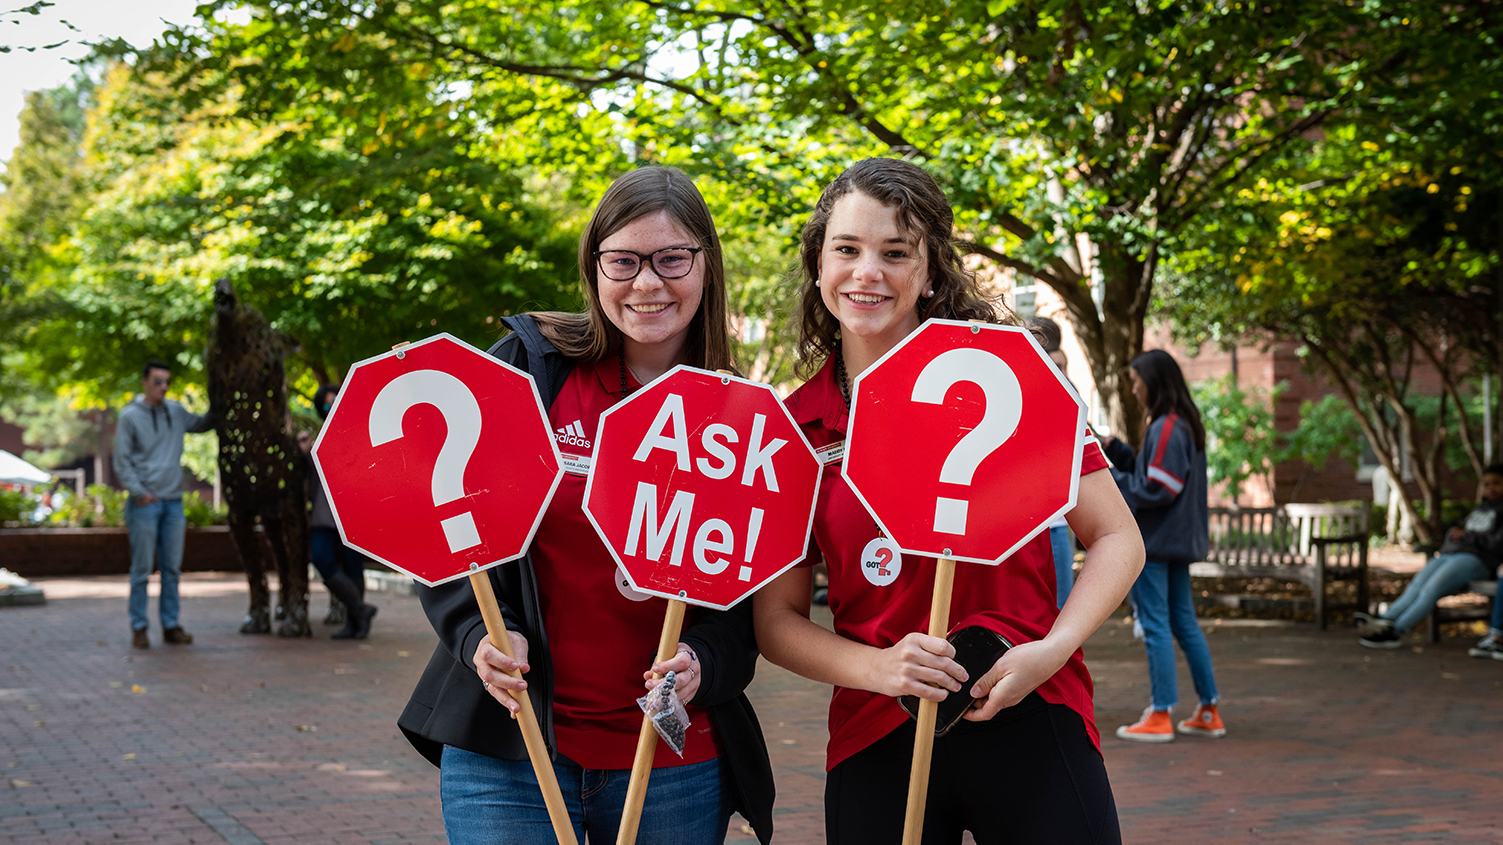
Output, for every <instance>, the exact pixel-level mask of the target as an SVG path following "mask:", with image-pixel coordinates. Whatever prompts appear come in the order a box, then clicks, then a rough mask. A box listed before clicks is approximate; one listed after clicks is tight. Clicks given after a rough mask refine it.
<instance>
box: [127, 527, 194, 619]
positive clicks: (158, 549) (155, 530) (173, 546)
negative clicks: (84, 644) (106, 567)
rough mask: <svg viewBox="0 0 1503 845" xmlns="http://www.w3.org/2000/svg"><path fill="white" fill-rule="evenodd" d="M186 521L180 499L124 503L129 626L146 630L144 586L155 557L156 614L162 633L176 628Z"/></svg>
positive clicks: (148, 578)
mask: <svg viewBox="0 0 1503 845" xmlns="http://www.w3.org/2000/svg"><path fill="white" fill-rule="evenodd" d="M187 525H188V521H187V519H185V518H184V517H183V500H182V499H181V498H177V499H158V500H156V501H155V502H152V503H151V504H149V505H138V504H136V502H135V500H134V499H132V500H129V501H127V502H126V504H125V526H126V528H127V529H128V530H129V532H130V603H129V605H128V606H129V608H130V627H131V630H132V631H141V630H144V629H145V628H146V624H147V623H146V603H147V596H146V585H147V582H149V581H150V580H151V564H152V559H153V558H155V560H156V565H157V569H159V570H160V571H161V573H162V593H161V595H160V596H159V597H158V598H157V612H158V614H159V615H160V617H161V620H162V630H164V631H166V630H168V629H170V628H176V627H178V624H177V623H178V620H177V614H178V608H179V607H180V603H179V600H178V595H177V582H178V580H179V579H180V578H181V577H182V574H183V531H184V529H186V528H187Z"/></svg>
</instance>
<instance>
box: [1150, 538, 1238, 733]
mask: <svg viewBox="0 0 1503 845" xmlns="http://www.w3.org/2000/svg"><path fill="white" fill-rule="evenodd" d="M1132 600H1133V604H1134V605H1135V606H1136V607H1137V609H1138V611H1137V612H1138V621H1139V622H1142V623H1143V648H1144V649H1145V650H1146V651H1147V652H1148V684H1149V687H1150V689H1151V691H1152V695H1153V709H1155V710H1168V709H1170V708H1172V707H1174V705H1176V704H1178V703H1179V684H1178V680H1177V678H1176V673H1175V669H1174V643H1175V642H1176V641H1177V642H1179V648H1180V651H1183V652H1184V653H1185V662H1186V663H1188V664H1190V677H1191V678H1192V679H1193V680H1194V682H1195V692H1196V694H1198V695H1199V696H1200V703H1201V704H1215V703H1216V702H1217V700H1218V699H1220V696H1219V695H1218V694H1217V692H1216V673H1215V672H1214V671H1213V670H1212V669H1211V647H1210V646H1209V645H1207V644H1206V635H1205V634H1204V633H1202V632H1201V630H1200V622H1199V621H1198V620H1197V619H1196V618H1195V599H1194V597H1193V596H1192V595H1191V593H1190V564H1188V563H1160V562H1155V561H1149V562H1147V563H1145V564H1143V572H1142V574H1140V575H1139V576H1138V580H1137V582H1136V583H1134V584H1133V585H1132Z"/></svg>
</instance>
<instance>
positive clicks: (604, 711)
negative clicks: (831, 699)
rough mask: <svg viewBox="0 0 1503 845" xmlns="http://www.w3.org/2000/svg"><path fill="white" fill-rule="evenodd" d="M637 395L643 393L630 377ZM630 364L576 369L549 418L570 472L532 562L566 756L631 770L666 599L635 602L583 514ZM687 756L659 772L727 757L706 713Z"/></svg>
mask: <svg viewBox="0 0 1503 845" xmlns="http://www.w3.org/2000/svg"><path fill="white" fill-rule="evenodd" d="M627 384H628V387H629V388H630V389H631V390H636V389H637V388H638V387H640V386H641V385H639V384H638V383H637V380H636V379H634V378H632V377H631V375H630V374H629V373H628V375H627ZM621 398H622V393H621V366H620V362H619V360H618V359H617V358H615V357H614V356H613V357H610V358H607V359H605V360H603V361H599V362H597V363H594V364H581V365H579V366H577V367H575V368H574V370H573V372H571V373H570V374H569V378H568V380H567V381H565V382H564V387H563V390H562V391H561V392H560V393H559V394H558V398H557V399H555V400H554V402H553V407H552V408H550V409H549V411H548V420H549V426H550V427H551V428H552V429H553V432H554V438H555V439H556V440H557V442H558V448H559V451H560V452H561V453H563V454H564V456H565V457H564V463H565V466H566V468H567V469H568V470H569V471H566V472H565V473H564V478H563V480H562V481H561V482H559V486H558V492H557V493H555V494H554V496H553V501H552V502H551V503H550V504H549V505H548V511H547V513H545V514H544V515H543V522H542V525H541V526H540V527H539V529H538V532H537V536H536V539H535V540H533V544H532V559H533V563H534V564H535V566H536V567H537V577H538V597H539V604H540V606H541V610H542V615H543V627H544V629H546V630H547V632H548V646H549V649H550V651H551V653H552V656H553V674H554V680H553V725H554V733H555V735H556V736H557V738H558V750H559V752H560V753H562V754H563V755H565V756H567V757H568V758H569V759H571V760H573V761H574V762H576V763H578V764H579V765H581V766H583V767H585V768H587V769H630V768H631V765H632V759H633V757H634V756H635V755H636V750H637V733H638V731H639V730H640V729H641V727H642V711H641V709H639V708H638V707H637V699H638V698H640V697H641V696H642V695H644V694H645V693H646V690H645V689H644V688H643V687H642V673H643V672H645V671H646V670H647V669H648V667H650V666H651V665H652V662H653V658H654V656H655V655H656V653H657V648H658V636H659V634H660V633H661V632H662V630H663V615H664V614H665V613H666V612H667V610H668V602H667V601H665V600H664V599H660V598H653V597H647V596H643V595H642V594H640V593H639V594H637V595H638V596H641V598H642V600H640V601H637V600H633V599H631V598H628V597H627V595H626V594H625V591H626V590H628V589H629V588H627V587H624V586H621V585H620V584H619V583H618V582H619V580H620V579H619V578H618V573H617V569H616V561H615V559H613V558H612V557H611V553H610V552H609V551H607V550H606V547H605V544H604V543H602V542H601V541H600V536H599V535H598V534H596V533H595V529H594V528H593V527H592V526H591V525H590V522H589V520H588V519H587V518H586V517H585V514H584V489H585V482H586V481H587V480H588V476H587V475H585V474H583V473H582V472H581V470H584V469H585V467H586V466H587V462H588V461H589V460H590V459H591V458H593V456H594V453H595V440H596V432H597V431H598V424H599V420H600V415H601V414H602V413H604V412H605V411H606V410H607V409H609V408H610V407H611V406H612V405H614V404H616V403H617V402H619V401H621ZM687 710H688V712H689V722H690V725H689V731H688V737H687V739H686V740H685V743H684V756H683V757H682V758H680V757H679V756H678V755H677V754H674V753H673V751H672V749H670V748H669V747H668V746H667V744H665V743H662V742H660V743H658V746H657V754H656V756H655V757H654V758H653V763H652V765H653V767H654V768H662V767H667V766H683V765H688V764H690V763H702V762H704V761H706V760H713V759H714V758H716V757H717V756H719V749H718V742H719V740H718V739H717V738H716V736H715V731H714V729H713V728H712V727H711V725H710V715H709V713H708V712H707V711H705V710H703V709H700V708H698V707H694V706H692V705H690V706H689V707H688V708H687Z"/></svg>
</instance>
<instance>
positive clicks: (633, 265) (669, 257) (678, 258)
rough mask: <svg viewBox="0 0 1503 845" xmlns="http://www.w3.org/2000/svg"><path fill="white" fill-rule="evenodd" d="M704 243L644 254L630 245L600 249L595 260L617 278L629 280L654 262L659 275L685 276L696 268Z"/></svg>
mask: <svg viewBox="0 0 1503 845" xmlns="http://www.w3.org/2000/svg"><path fill="white" fill-rule="evenodd" d="M703 249H704V248H703V247H698V246H671V247H668V248H667V249H660V250H658V251H656V252H650V253H647V254H646V255H643V254H642V253H640V252H632V251H631V250H629V249H605V250H601V249H597V250H595V253H594V255H595V262H596V264H598V265H599V267H600V272H601V273H604V274H605V277H606V278H607V279H610V280H611V281H613V282H629V281H631V280H632V279H635V278H636V277H637V276H638V275H639V274H640V273H641V272H642V266H643V265H644V264H651V265H652V272H654V273H656V274H657V276H658V278H659V279H682V278H683V277H685V276H687V275H689V271H690V270H693V269H694V256H696V255H698V254H699V253H700V251H701V250H703Z"/></svg>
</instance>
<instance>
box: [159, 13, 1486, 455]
mask: <svg viewBox="0 0 1503 845" xmlns="http://www.w3.org/2000/svg"><path fill="white" fill-rule="evenodd" d="M230 5H234V6H237V7H239V8H245V9H249V11H250V13H251V16H252V21H251V23H250V24H248V25H246V26H243V27H234V26H228V25H221V24H212V25H209V26H208V27H207V28H206V29H205V30H203V31H178V32H176V33H173V34H172V35H171V36H170V37H169V38H168V39H167V40H166V45H165V46H166V48H167V49H165V50H164V51H162V52H161V53H159V54H158V57H159V58H158V61H160V62H162V63H164V64H163V66H168V65H170V66H172V67H175V68H178V69H179V72H180V73H181V74H183V75H182V76H180V77H179V78H180V79H183V80H187V79H193V80H196V81H199V82H202V83H203V84H204V85H205V87H204V88H203V89H202V90H204V91H214V90H218V88H227V87H228V86H231V85H233V86H237V87H238V88H239V90H242V91H243V92H244V96H243V98H242V100H241V101H240V105H239V107H240V108H241V109H243V110H247V109H248V110H249V112H250V113H253V114H255V115H256V116H257V117H258V118H259V119H262V120H280V119H283V118H284V116H285V115H287V114H288V113H302V112H304V111H305V110H306V109H308V108H310V107H313V106H314V105H316V104H324V105H323V106H321V108H322V110H323V111H324V112H325V113H327V114H329V115H331V116H332V115H343V117H341V118H340V119H341V120H344V121H346V122H348V123H351V124H357V125H358V126H359V127H360V130H359V131H361V132H363V133H365V134H366V135H368V136H369V137H371V138H372V139H373V140H372V141H371V143H375V142H376V140H379V141H380V142H381V143H401V142H402V138H403V137H405V136H406V135H409V134H411V133H414V132H416V131H417V129H416V127H421V126H424V125H427V124H428V123H429V122H431V121H432V120H439V119H449V116H452V115H473V116H474V118H475V120H476V121H477V123H479V124H484V125H485V126H486V127H487V128H488V129H489V131H490V132H491V133H493V137H494V138H495V139H496V140H497V141H498V143H495V144H493V145H490V148H489V150H490V152H489V154H490V155H493V156H498V157H500V158H506V159H510V160H512V161H518V160H525V161H527V162H528V163H532V164H541V165H543V166H545V167H547V168H550V169H557V170H561V171H563V172H566V173H568V174H569V175H570V178H571V180H580V181H578V184H582V185H586V186H588V185H589V178H588V177H591V176H599V175H601V173H602V167H603V168H604V171H607V172H608V171H609V170H611V169H612V168H613V167H616V166H619V164H618V163H619V162H621V161H622V160H623V157H624V159H625V160H628V161H629V160H652V161H661V162H666V163H672V164H677V165H680V166H683V167H685V168H687V169H690V170H692V171H694V172H697V173H703V174H706V175H710V176H713V177H714V178H715V179H717V180H720V181H723V182H724V183H726V184H727V185H731V186H734V191H733V193H732V195H731V196H730V197H729V198H730V199H731V200H732V201H733V206H734V207H733V208H732V209H731V210H730V213H729V214H728V215H727V218H728V219H731V220H737V221H739V220H742V219H759V220H762V221H766V222H768V223H770V224H771V225H772V226H773V228H774V229H776V230H777V231H779V232H781V233H782V234H783V235H784V236H785V237H786V236H787V235H789V234H791V232H792V230H794V229H796V227H797V226H798V224H799V223H801V221H802V218H803V216H804V215H805V214H807V209H808V208H809V207H810V205H811V204H812V201H813V198H814V197H815V196H817V193H818V191H819V189H820V188H821V187H822V186H823V185H824V184H825V183H826V182H828V181H829V179H831V178H832V177H833V176H834V175H835V174H836V173H838V172H839V170H841V169H843V168H844V167H845V166H846V165H847V164H849V163H850V162H851V161H853V160H854V159H856V158H860V157H862V156H867V155H901V156H907V157H911V158H914V159H916V160H918V161H920V162H922V163H923V164H924V166H925V167H927V168H929V169H930V170H931V172H933V173H934V174H935V175H936V176H937V177H939V178H940V180H941V182H942V183H943V184H944V185H945V187H946V188H947V189H948V190H949V192H950V195H951V199H952V201H953V202H954V203H955V205H956V207H957V212H958V215H957V217H958V223H959V227H960V230H961V232H960V234H961V236H962V238H963V240H965V241H966V242H967V243H968V244H969V245H970V247H971V248H972V249H973V250H974V251H975V252H976V253H978V254H980V255H983V256H985V257H986V258H987V259H989V260H990V261H992V262H994V263H995V264H996V265H997V266H999V267H1005V268H1007V269H1009V270H1011V271H1014V272H1018V273H1022V274H1025V275H1027V276H1030V277H1033V278H1035V279H1037V280H1039V281H1040V282H1042V283H1044V284H1047V285H1049V286H1050V287H1051V288H1053V289H1054V290H1055V291H1056V292H1058V293H1059V295H1060V296H1061V298H1062V299H1063V300H1064V302H1065V303H1066V306H1067V309H1068V313H1069V317H1070V319H1071V321H1072V323H1074V325H1075V328H1076V330H1077V333H1078V334H1079V336H1080V337H1081V339H1082V342H1083V345H1084V347H1085V350H1086V354H1087V357H1088V358H1089V361H1090V365H1091V369H1092V373H1093V376H1094V377H1095V380H1096V381H1097V383H1098V384H1099V385H1100V386H1101V388H1102V390H1103V393H1104V395H1105V397H1106V398H1107V405H1108V409H1109V412H1110V414H1111V419H1112V422H1113V425H1114V427H1116V428H1118V429H1119V430H1122V431H1125V432H1128V433H1130V434H1131V433H1134V432H1136V430H1137V424H1138V412H1137V409H1136V406H1135V404H1134V402H1133V400H1132V398H1131V394H1130V392H1129V391H1128V390H1127V389H1126V381H1125V377H1126V366H1127V363H1128V361H1130V360H1131V358H1132V357H1133V356H1134V355H1135V354H1136V353H1137V352H1138V351H1140V350H1141V347H1142V340H1143V324H1144V319H1145V316H1146V315H1147V312H1148V309H1149V306H1150V304H1151V302H1152V299H1153V291H1154V284H1155V279H1156V275H1157V271H1158V267H1159V266H1160V264H1161V262H1162V259H1163V257H1164V254H1165V253H1164V251H1165V250H1166V249H1172V248H1173V245H1174V242H1175V238H1177V237H1178V236H1179V235H1181V234H1184V233H1187V232H1190V231H1192V230H1193V229H1194V228H1195V227H1196V226H1198V225H1200V223H1201V221H1202V215H1204V214H1205V213H1206V211H1207V210H1208V209H1211V208H1214V207H1216V206H1218V205H1219V204H1221V203H1222V202H1224V200H1225V199H1226V197H1227V196H1228V195H1229V194H1230V193H1232V192H1234V191H1235V190H1237V189H1239V187H1240V186H1241V185H1243V184H1244V183H1245V181H1246V180H1247V179H1250V178H1253V177H1254V175H1255V174H1256V173H1257V172H1258V171H1259V170H1261V169H1262V168H1263V167H1265V166H1266V165H1267V164H1268V163H1269V162H1270V161H1271V160H1273V159H1275V158H1276V157H1277V156H1279V155H1280V153H1281V152H1282V151H1284V150H1286V149H1288V148H1290V147H1291V146H1294V145H1298V144H1301V143H1303V142H1304V141H1306V140H1307V137H1308V135H1309V133H1310V132H1312V131H1313V130H1314V129H1316V128H1317V127H1320V126H1323V125H1325V124H1327V123H1329V122H1331V121H1333V120H1336V119H1338V118H1339V117H1341V116H1343V115H1345V114H1346V113H1347V111H1349V110H1350V109H1352V108H1354V107H1355V106H1356V105H1358V104H1359V103H1361V101H1362V100H1363V99H1364V98H1366V97H1369V96H1370V93H1369V92H1371V91H1373V90H1375V89H1377V88H1381V87H1383V86H1382V85H1380V84H1379V80H1380V79H1381V78H1383V77H1385V76H1391V75H1394V74H1395V73H1399V72H1401V70H1402V68H1404V67H1405V65H1406V63H1407V62H1409V61H1411V56H1412V55H1413V54H1414V53H1415V52H1416V51H1420V50H1428V51H1431V52H1434V51H1436V50H1438V49H1441V45H1443V44H1445V43H1448V42H1449V41H1450V40H1451V39H1454V38H1457V37H1465V36H1467V35H1470V34H1474V33H1475V30H1476V28H1477V26H1478V23H1477V21H1478V19H1480V18H1483V17H1485V15H1482V14H1479V13H1477V12H1475V11H1471V10H1469V11H1466V12H1464V13H1462V12H1458V13H1452V12H1449V11H1446V10H1440V9H1435V8H1432V7H1430V6H1429V5H1427V4H1419V3H1406V2H1389V1H1388V0H1370V2H1365V3H1361V4H1356V3H1327V2H1316V0H1308V2H1290V3H1281V4H1275V5H1273V6H1260V5H1257V4H1245V3H1238V2H1232V3H1210V2H1193V1H1192V0H1156V1H1155V2H1148V3H1144V2H1107V3H1098V4H1094V5H1091V6H1082V5H1081V4H1079V3H1075V2H1073V0H1071V2H1065V1H1064V0H1037V2H1022V1H1021V0H991V2H982V0H970V2H949V3H944V4H906V5H905V4H874V3H857V2H849V0H825V1H824V2H804V3H774V4H767V3H762V2H748V1H747V0H718V1H717V2H688V0H682V2H670V1H668V0H665V1H664V2H628V3H620V2H599V0H550V2H543V3H535V4H528V5H526V6H498V5H497V4H494V3H488V2H463V3H447V2H424V1H423V0H408V2H379V3H370V2H352V0H311V1H310V2H302V3H297V4H290V3H280V2H252V3H240V2H238V0H235V1H234V2H232V0H219V2H211V3H209V4H207V5H206V6H205V7H204V9H205V11H206V12H207V13H209V15H212V13H214V12H217V11H218V10H219V9H221V8H227V7H229V6H230ZM209 15H206V17H207V16H209ZM419 82H421V84H424V85H427V86H430V89H431V90H432V91H434V92H438V93H439V95H440V96H439V98H438V102H439V103H440V105H441V108H435V109H433V110H431V111H429V112H426V113H424V114H418V113H416V112H412V111H404V112H400V113H399V112H397V111H394V110H391V109H386V108H368V107H363V104H367V103H373V102H376V101H380V100H383V99H384V98H385V92H386V91H387V90H389V89H402V88H404V87H406V86H410V85H414V84H418V83H419ZM216 86H217V87H218V88H216ZM352 131H353V130H352ZM518 132H520V133H521V134H518ZM522 141H532V142H534V143H519V142H522ZM519 157H520V158H519ZM581 177H584V178H583V179H581ZM1079 235H1086V236H1088V237H1089V239H1090V243H1091V244H1092V245H1093V249H1094V252H1095V255H1094V258H1095V262H1094V265H1093V263H1092V261H1091V260H1090V259H1091V257H1092V256H1082V255H1081V253H1080V247H1081V245H1082V243H1083V241H1082V240H1081V238H1079V237H1078V236H1079ZM1093 267H1094V270H1093Z"/></svg>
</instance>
